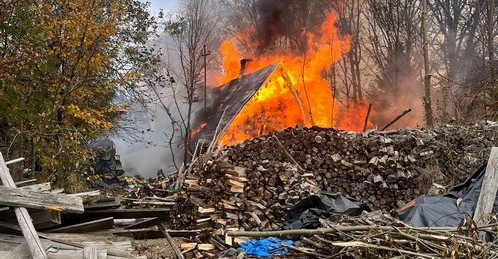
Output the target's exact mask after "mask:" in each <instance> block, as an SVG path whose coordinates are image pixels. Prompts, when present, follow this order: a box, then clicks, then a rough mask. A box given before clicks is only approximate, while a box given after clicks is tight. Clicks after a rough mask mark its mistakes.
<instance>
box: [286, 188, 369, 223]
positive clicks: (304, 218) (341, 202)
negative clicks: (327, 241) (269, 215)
mask: <svg viewBox="0 0 498 259" xmlns="http://www.w3.org/2000/svg"><path fill="white" fill-rule="evenodd" d="M362 211H368V212H370V211H372V209H371V208H370V207H369V206H368V205H367V204H365V203H362V202H359V201H357V200H355V199H353V198H351V197H349V196H347V195H344V194H341V193H332V192H326V191H321V192H319V193H317V194H314V195H311V196H309V197H307V198H305V199H303V200H301V201H299V202H298V203H297V204H296V205H294V206H293V207H292V208H291V209H290V211H289V213H288V215H287V220H286V221H285V222H284V224H283V227H282V229H303V228H304V229H313V228H318V227H319V226H320V222H319V219H320V218H328V217H330V216H331V215H332V214H335V213H339V214H347V215H350V216H358V215H360V214H361V212H362Z"/></svg>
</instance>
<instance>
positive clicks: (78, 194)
mask: <svg viewBox="0 0 498 259" xmlns="http://www.w3.org/2000/svg"><path fill="white" fill-rule="evenodd" d="M67 195H69V196H77V197H85V196H99V195H100V191H99V190H96V191H89V192H79V193H71V194H67Z"/></svg>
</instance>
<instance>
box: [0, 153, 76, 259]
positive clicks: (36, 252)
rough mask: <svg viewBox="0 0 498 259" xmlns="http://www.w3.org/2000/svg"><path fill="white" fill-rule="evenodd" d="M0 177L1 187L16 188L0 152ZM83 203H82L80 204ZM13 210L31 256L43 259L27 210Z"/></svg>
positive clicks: (43, 255) (41, 247) (40, 246)
mask: <svg viewBox="0 0 498 259" xmlns="http://www.w3.org/2000/svg"><path fill="white" fill-rule="evenodd" d="M0 179H1V180H2V183H3V184H4V185H5V186H8V187H3V188H9V189H13V188H16V184H15V183H14V180H13V179H12V176H11V175H10V173H9V169H8V168H7V165H6V164H5V161H4V159H3V155H2V153H1V152H0ZM82 205H83V204H82ZM14 212H15V214H16V217H17V222H19V226H20V227H21V230H22V234H23V236H24V239H25V240H26V242H27V244H28V247H29V250H30V251H31V256H32V257H33V258H34V259H45V258H47V253H46V252H45V249H44V247H43V245H42V243H41V241H40V238H39V237H38V234H37V233H36V229H35V227H34V226H33V222H32V220H31V217H30V216H29V214H28V210H26V208H14Z"/></svg>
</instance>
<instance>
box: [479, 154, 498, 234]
mask: <svg viewBox="0 0 498 259" xmlns="http://www.w3.org/2000/svg"><path fill="white" fill-rule="evenodd" d="M497 191H498V147H493V148H492V149H491V154H490V155H489V159H488V164H487V166H486V172H485V173H484V178H483V180H482V187H481V192H480V193H479V199H478V200H477V205H476V210H475V212H474V218H473V219H474V222H475V223H476V225H477V226H478V227H479V226H483V225H486V224H487V223H488V222H489V216H490V214H491V212H492V210H493V206H494V202H495V199H496V192H497ZM484 236H485V233H480V237H481V238H484Z"/></svg>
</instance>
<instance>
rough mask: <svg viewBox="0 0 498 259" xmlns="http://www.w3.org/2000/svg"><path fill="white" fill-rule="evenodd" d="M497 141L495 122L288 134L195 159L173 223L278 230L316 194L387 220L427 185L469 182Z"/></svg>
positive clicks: (303, 130)
mask: <svg viewBox="0 0 498 259" xmlns="http://www.w3.org/2000/svg"><path fill="white" fill-rule="evenodd" d="M497 138H498V125H497V124H496V123H494V122H481V123H479V124H476V125H473V126H466V127H463V126H451V125H445V126H439V127H436V128H434V129H432V130H419V129H401V130H393V131H385V132H380V131H369V132H366V133H353V132H345V131H339V130H334V129H323V128H318V127H313V128H299V127H297V128H289V129H286V130H283V131H281V132H278V133H275V134H271V135H267V136H263V137H260V138H255V139H251V140H246V141H244V142H242V143H239V144H236V145H233V146H229V147H226V148H225V149H223V150H222V151H220V152H218V153H216V154H215V155H211V156H210V157H202V156H201V157H199V158H198V159H197V162H196V163H194V164H193V165H192V166H191V167H190V170H187V175H186V177H185V181H184V185H183V190H182V192H181V195H180V197H179V199H180V200H182V202H179V203H178V205H177V207H176V208H175V210H176V213H177V215H175V216H172V217H173V219H172V220H173V221H172V223H173V224H174V225H175V227H177V228H181V229H186V228H190V229H196V228H205V227H214V229H218V230H241V229H242V230H252V231H263V230H278V229H279V228H280V226H281V223H282V222H283V221H284V220H285V217H286V215H287V213H288V210H289V208H290V207H292V206H293V205H295V204H296V203H297V202H298V201H300V200H302V199H304V198H306V197H308V196H310V195H312V194H315V193H317V192H318V191H320V190H322V191H329V192H340V193H343V194H346V195H348V196H350V197H352V198H354V199H356V200H359V201H362V202H365V203H367V204H368V205H370V206H371V207H372V208H375V209H381V210H383V211H385V212H389V211H391V212H392V211H393V210H394V209H396V208H399V207H400V206H402V205H403V204H405V203H406V202H408V201H410V200H412V199H414V198H416V197H417V196H419V195H422V194H426V193H427V192H428V191H431V190H433V188H432V187H434V184H433V183H438V184H439V185H437V186H439V187H440V188H441V187H442V186H445V185H446V186H448V185H451V184H454V183H457V182H460V181H462V180H463V179H465V178H466V177H468V175H470V174H471V173H472V172H473V171H475V170H476V169H478V168H479V166H480V165H482V163H483V161H486V159H487V156H488V155H489V152H490V149H491V147H492V146H493V145H496V144H497V142H498V141H497ZM436 191H437V190H436ZM439 191H442V192H444V190H439ZM192 211H194V213H193V212H192ZM220 234H222V233H221V232H220Z"/></svg>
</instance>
